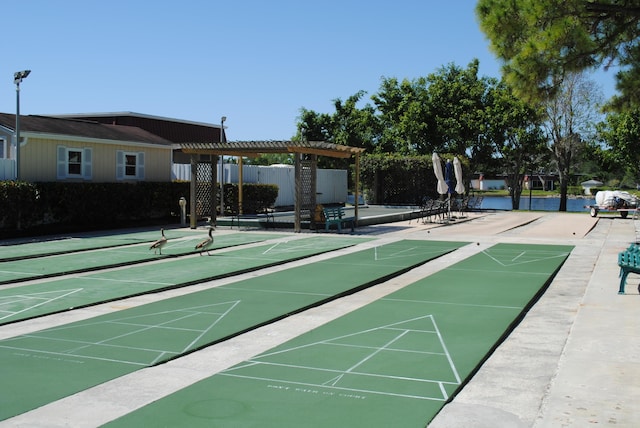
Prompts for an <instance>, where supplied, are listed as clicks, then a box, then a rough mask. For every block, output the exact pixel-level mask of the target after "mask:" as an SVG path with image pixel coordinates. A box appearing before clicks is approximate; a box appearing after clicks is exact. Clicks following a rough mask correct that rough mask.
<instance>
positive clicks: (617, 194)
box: [585, 190, 638, 218]
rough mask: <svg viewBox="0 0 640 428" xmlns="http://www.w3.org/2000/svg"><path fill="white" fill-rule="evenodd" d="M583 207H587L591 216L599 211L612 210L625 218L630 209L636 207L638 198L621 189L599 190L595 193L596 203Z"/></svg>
mask: <svg viewBox="0 0 640 428" xmlns="http://www.w3.org/2000/svg"><path fill="white" fill-rule="evenodd" d="M585 208H589V214H591V217H596V216H597V215H598V212H600V211H614V212H619V213H620V217H622V218H627V216H628V215H629V212H630V211H636V210H637V209H638V198H637V197H636V196H634V195H632V194H630V193H629V192H625V191H622V190H601V191H599V192H597V193H596V204H595V205H586V206H585Z"/></svg>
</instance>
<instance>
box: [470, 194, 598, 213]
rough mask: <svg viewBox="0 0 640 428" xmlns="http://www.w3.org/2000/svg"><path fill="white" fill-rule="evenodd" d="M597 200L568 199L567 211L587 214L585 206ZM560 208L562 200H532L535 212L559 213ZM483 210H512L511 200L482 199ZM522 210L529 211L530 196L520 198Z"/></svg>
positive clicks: (491, 197)
mask: <svg viewBox="0 0 640 428" xmlns="http://www.w3.org/2000/svg"><path fill="white" fill-rule="evenodd" d="M595 203H596V200H595V199H593V198H569V199H567V211H570V212H587V211H588V209H587V208H585V207H584V206H585V205H595ZM559 207H560V198H546V197H544V198H540V197H532V198H531V210H533V211H558V208H559ZM480 208H481V209H484V210H511V198H509V197H504V196H485V197H484V198H483V199H482V205H481V206H480ZM520 209H521V210H528V209H529V196H528V195H527V196H525V195H522V196H521V197H520Z"/></svg>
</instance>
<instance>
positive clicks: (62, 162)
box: [57, 146, 92, 180]
mask: <svg viewBox="0 0 640 428" xmlns="http://www.w3.org/2000/svg"><path fill="white" fill-rule="evenodd" d="M91 175H92V151H91V149H90V148H86V147H85V148H81V149H80V148H75V147H66V146H58V168H57V177H58V179H65V178H82V179H83V180H90V179H91Z"/></svg>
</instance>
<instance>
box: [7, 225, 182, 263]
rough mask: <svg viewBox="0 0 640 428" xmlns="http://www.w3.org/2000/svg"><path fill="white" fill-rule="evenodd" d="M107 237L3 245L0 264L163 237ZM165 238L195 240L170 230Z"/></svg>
mask: <svg viewBox="0 0 640 428" xmlns="http://www.w3.org/2000/svg"><path fill="white" fill-rule="evenodd" d="M108 233H109V234H108V235H98V236H83V237H78V236H67V237H57V238H53V239H49V240H43V239H42V238H37V239H33V240H31V241H22V242H17V243H14V244H4V245H0V262H2V261H9V260H19V259H24V258H33V257H38V256H46V255H54V254H66V253H72V252H76V251H87V250H96V249H101V248H112V247H119V246H125V245H135V244H142V243H145V242H148V243H151V242H154V241H155V240H156V239H158V238H160V236H161V235H160V231H159V230H156V231H145V232H131V233H112V232H108ZM165 235H166V236H167V238H169V239H176V238H184V237H187V236H194V233H193V232H187V231H184V230H171V229H167V230H165Z"/></svg>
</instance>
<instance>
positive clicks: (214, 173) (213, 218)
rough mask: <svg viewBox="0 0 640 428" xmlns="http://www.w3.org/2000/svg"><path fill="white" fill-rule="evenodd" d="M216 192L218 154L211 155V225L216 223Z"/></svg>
mask: <svg viewBox="0 0 640 428" xmlns="http://www.w3.org/2000/svg"><path fill="white" fill-rule="evenodd" d="M217 194H218V156H214V155H212V156H211V204H210V205H211V221H210V223H211V225H213V226H217V225H218V216H217V214H216V210H217V208H218V204H217V198H216V196H217Z"/></svg>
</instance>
